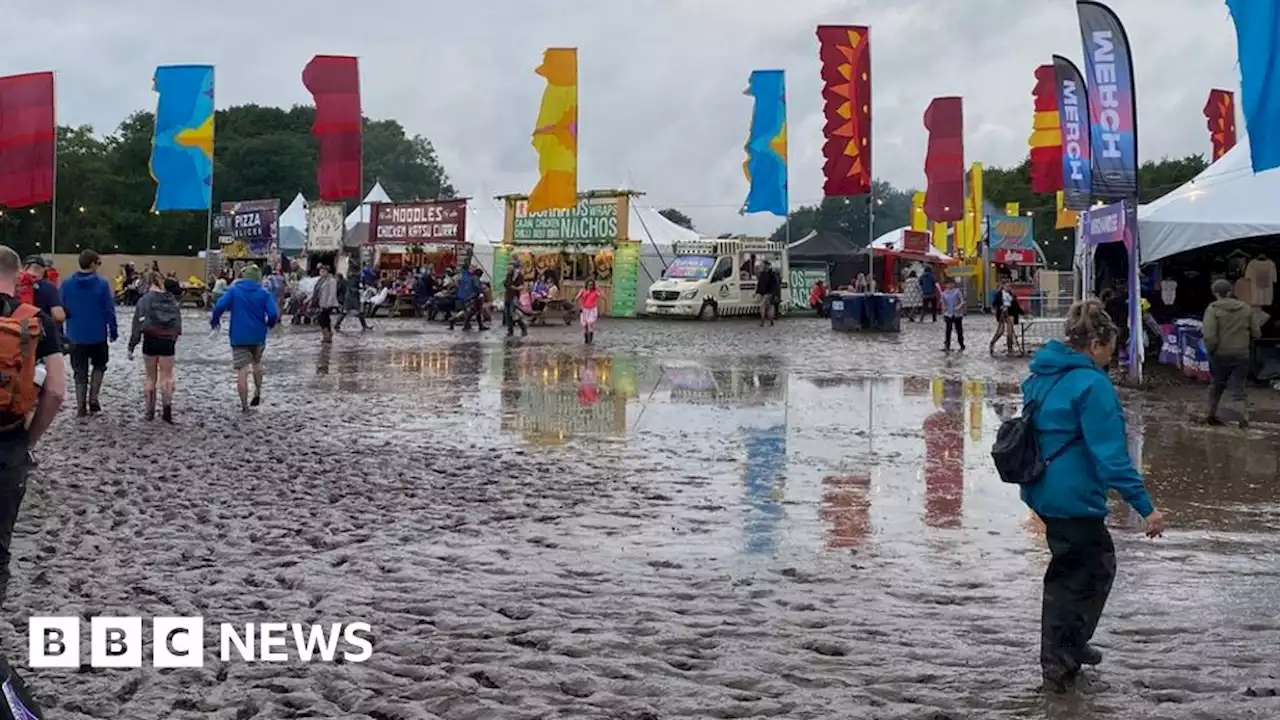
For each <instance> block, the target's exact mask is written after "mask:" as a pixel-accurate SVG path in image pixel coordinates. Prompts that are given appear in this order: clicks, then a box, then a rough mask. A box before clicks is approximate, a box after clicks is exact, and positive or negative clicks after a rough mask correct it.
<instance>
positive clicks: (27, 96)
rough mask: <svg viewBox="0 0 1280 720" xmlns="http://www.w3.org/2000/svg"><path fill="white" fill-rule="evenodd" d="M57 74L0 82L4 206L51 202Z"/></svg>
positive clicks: (0, 201)
mask: <svg viewBox="0 0 1280 720" xmlns="http://www.w3.org/2000/svg"><path fill="white" fill-rule="evenodd" d="M53 115H54V103H53V73H51V72H42V73H30V74H27V75H11V76H9V77H0V206H4V207H10V208H21V207H28V206H31V205H43V204H46V203H52V202H53V178H54V171H53V168H54V165H53V163H54V156H53V154H54V146H55V140H56V138H57V130H56V128H55V126H54V117H53Z"/></svg>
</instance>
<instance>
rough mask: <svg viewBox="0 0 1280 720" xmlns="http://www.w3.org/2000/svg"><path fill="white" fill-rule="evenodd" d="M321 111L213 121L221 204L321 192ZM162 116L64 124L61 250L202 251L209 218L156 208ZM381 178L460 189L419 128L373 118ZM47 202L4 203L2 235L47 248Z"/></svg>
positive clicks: (399, 190) (400, 192)
mask: <svg viewBox="0 0 1280 720" xmlns="http://www.w3.org/2000/svg"><path fill="white" fill-rule="evenodd" d="M314 120H315V109H314V108H312V107H308V106H296V107H293V108H291V109H289V110H284V109H281V108H275V107H264V106H259V105H241V106H237V107H233V108H228V109H226V110H220V111H218V113H217V117H216V119H215V123H216V133H217V134H216V140H215V144H214V178H213V201H214V205H215V207H216V206H217V205H218V204H220V203H222V202H225V201H233V200H256V199H264V198H279V199H280V200H281V202H282V204H285V203H288V202H289V201H290V200H291V199H292V198H293V196H294V195H295V194H297V193H299V192H301V193H302V194H303V195H304V196H306V197H309V198H314V197H315V196H316V160H317V157H318V144H317V142H316V140H315V138H314V137H313V136H312V135H311V125H312V123H313V122H314ZM154 129H155V116H154V115H153V114H152V113H150V112H136V113H134V114H133V115H130V116H129V117H128V118H126V119H125V120H124V122H122V123H121V124H120V126H119V127H118V128H116V130H115V132H113V133H111V134H110V135H107V136H106V137H102V138H99V137H97V136H95V135H94V133H93V130H92V128H90V127H88V126H81V127H76V128H70V127H60V128H59V129H58V179H57V184H58V188H57V213H58V223H57V248H58V250H59V251H60V252H72V251H75V250H77V249H80V248H86V247H92V248H95V249H98V250H101V251H105V252H128V253H139V254H146V253H157V254H173V255H182V254H194V253H195V252H196V251H199V250H203V249H204V247H205V238H206V233H207V228H208V216H207V215H206V214H204V213H200V212H174V213H164V214H162V215H157V214H155V213H153V212H151V206H152V203H153V202H154V200H155V182H154V181H153V180H152V178H151V173H150V159H151V141H152V136H153V134H154ZM378 181H381V182H382V184H383V186H384V187H385V188H386V190H387V192H388V193H389V194H390V195H391V196H392V197H393V198H396V199H398V200H401V199H403V200H408V199H414V198H420V199H435V198H450V197H454V196H455V195H456V191H455V190H454V188H453V186H452V185H451V184H450V183H449V178H448V174H447V173H446V172H445V169H444V167H443V166H442V165H441V163H440V160H439V158H438V157H437V156H436V153H435V148H433V147H432V145H431V143H430V142H429V141H428V140H427V139H426V138H424V137H422V136H420V135H414V136H409V135H407V134H406V132H405V130H404V127H403V126H402V125H401V124H400V123H399V122H398V121H395V120H368V119H366V120H365V130H364V193H367V192H368V191H369V189H371V188H372V187H373V185H374V183H375V182H378ZM50 230H51V228H50V210H49V208H35V209H34V212H32V211H29V210H20V211H15V210H5V211H3V214H2V215H0V242H2V243H4V244H7V245H10V246H12V247H14V248H15V249H16V250H18V251H19V252H21V253H30V252H36V251H44V252H47V251H48V249H49V237H50Z"/></svg>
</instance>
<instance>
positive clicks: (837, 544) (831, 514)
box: [818, 475, 871, 550]
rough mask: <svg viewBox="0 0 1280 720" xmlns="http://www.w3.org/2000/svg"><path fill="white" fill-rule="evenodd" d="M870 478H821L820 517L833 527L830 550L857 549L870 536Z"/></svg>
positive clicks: (854, 476)
mask: <svg viewBox="0 0 1280 720" xmlns="http://www.w3.org/2000/svg"><path fill="white" fill-rule="evenodd" d="M870 486H871V476H870V475H843V476H830V477H824V478H822V507H821V509H820V510H818V517H820V518H822V520H823V521H824V522H826V523H827V524H828V525H829V526H830V527H829V528H828V530H827V548H828V549H831V550H840V549H844V548H852V547H857V546H859V545H861V544H862V542H863V541H864V540H866V539H867V536H868V535H870V534H871V500H870V497H869V495H868V491H869V489H870Z"/></svg>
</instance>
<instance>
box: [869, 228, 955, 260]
mask: <svg viewBox="0 0 1280 720" xmlns="http://www.w3.org/2000/svg"><path fill="white" fill-rule="evenodd" d="M910 229H911V228H910V227H906V226H904V227H900V228H898V229H897V230H890V231H889V232H887V233H885V234H883V235H881V236H880V237H878V238H876V239H875V240H872V241H871V250H872V252H873V253H875V254H877V255H891V256H893V257H896V258H898V259H901V260H908V261H916V262H928V263H941V264H943V265H951V264H952V263H954V262H956V260H955V258H952V257H951V256H950V255H948V254H946V253H944V252H942V251H941V250H939V249H938V248H936V247H934V246H933V244H932V243H930V244H929V249H928V251H927V252H925V253H919V252H914V251H911V250H907V249H906V248H905V242H904V239H903V237H904V233H905V232H906V231H907V230H910Z"/></svg>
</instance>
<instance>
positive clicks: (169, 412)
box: [160, 405, 173, 425]
mask: <svg viewBox="0 0 1280 720" xmlns="http://www.w3.org/2000/svg"><path fill="white" fill-rule="evenodd" d="M160 417H161V418H163V419H164V421H165V422H167V423H169V424H170V425H172V424H173V406H172V405H165V406H164V412H163V413H162V414H161V416H160Z"/></svg>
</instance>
